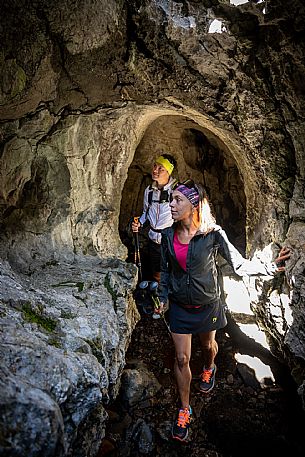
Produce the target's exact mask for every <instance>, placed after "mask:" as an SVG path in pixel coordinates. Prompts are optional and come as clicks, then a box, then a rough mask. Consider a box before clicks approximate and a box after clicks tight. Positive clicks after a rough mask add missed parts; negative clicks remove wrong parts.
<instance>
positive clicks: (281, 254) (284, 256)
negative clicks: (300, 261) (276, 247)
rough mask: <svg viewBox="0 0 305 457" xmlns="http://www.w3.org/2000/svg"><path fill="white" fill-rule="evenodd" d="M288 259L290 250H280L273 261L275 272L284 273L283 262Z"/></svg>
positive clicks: (284, 248)
mask: <svg viewBox="0 0 305 457" xmlns="http://www.w3.org/2000/svg"><path fill="white" fill-rule="evenodd" d="M289 257H290V249H289V248H286V247H285V246H284V247H283V248H282V249H281V250H280V252H279V255H278V257H277V258H276V259H275V261H274V262H275V263H276V265H277V271H285V266H284V265H285V261H286V260H287V259H289Z"/></svg>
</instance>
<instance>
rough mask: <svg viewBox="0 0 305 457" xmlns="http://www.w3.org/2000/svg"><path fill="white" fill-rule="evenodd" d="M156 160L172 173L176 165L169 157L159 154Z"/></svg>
mask: <svg viewBox="0 0 305 457" xmlns="http://www.w3.org/2000/svg"><path fill="white" fill-rule="evenodd" d="M155 162H156V163H158V164H159V165H162V167H164V168H165V170H166V171H167V173H168V174H169V175H171V174H172V172H173V169H174V165H173V164H172V163H170V161H169V160H168V159H165V158H164V157H163V156H159V157H158V158H157V159H156V160H155Z"/></svg>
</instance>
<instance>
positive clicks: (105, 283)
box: [104, 274, 118, 310]
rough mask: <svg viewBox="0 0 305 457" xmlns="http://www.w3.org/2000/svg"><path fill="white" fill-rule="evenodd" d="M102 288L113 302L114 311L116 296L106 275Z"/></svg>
mask: <svg viewBox="0 0 305 457" xmlns="http://www.w3.org/2000/svg"><path fill="white" fill-rule="evenodd" d="M104 287H105V289H107V290H108V292H109V293H110V295H111V297H112V300H113V307H114V309H115V310H116V309H117V308H116V302H117V298H118V295H117V293H116V291H115V290H114V289H113V288H112V287H111V284H110V279H109V276H108V274H107V275H106V276H105V279H104Z"/></svg>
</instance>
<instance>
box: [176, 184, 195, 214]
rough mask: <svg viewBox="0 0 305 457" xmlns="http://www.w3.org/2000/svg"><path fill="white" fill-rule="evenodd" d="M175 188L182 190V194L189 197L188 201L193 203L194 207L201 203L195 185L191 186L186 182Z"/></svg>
mask: <svg viewBox="0 0 305 457" xmlns="http://www.w3.org/2000/svg"><path fill="white" fill-rule="evenodd" d="M175 190H178V191H179V192H181V194H183V195H184V196H185V197H186V198H187V199H188V201H190V202H191V203H192V205H193V206H194V208H196V207H197V206H198V205H199V194H198V192H197V190H196V189H195V188H194V187H191V188H189V187H187V186H185V185H184V184H179V185H178V186H177V187H176V188H175Z"/></svg>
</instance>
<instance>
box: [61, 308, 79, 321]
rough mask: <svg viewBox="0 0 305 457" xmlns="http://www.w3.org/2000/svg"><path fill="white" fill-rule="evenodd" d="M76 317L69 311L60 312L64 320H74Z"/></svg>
mask: <svg viewBox="0 0 305 457" xmlns="http://www.w3.org/2000/svg"><path fill="white" fill-rule="evenodd" d="M76 316H77V315H76V314H73V313H70V312H69V311H64V310H61V311H60V317H61V318H62V319H74V318H75V317H76Z"/></svg>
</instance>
